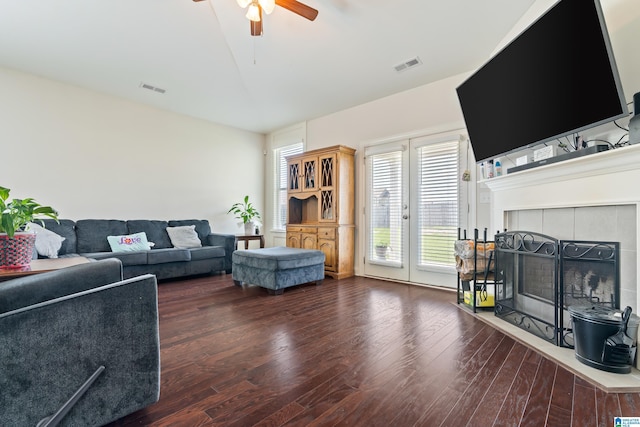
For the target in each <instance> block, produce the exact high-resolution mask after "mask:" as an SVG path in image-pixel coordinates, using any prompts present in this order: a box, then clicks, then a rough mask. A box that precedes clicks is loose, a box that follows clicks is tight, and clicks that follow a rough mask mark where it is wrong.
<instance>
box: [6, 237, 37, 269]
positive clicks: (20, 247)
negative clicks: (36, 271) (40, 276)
mask: <svg viewBox="0 0 640 427" xmlns="http://www.w3.org/2000/svg"><path fill="white" fill-rule="evenodd" d="M35 244H36V235H35V233H22V232H19V233H15V234H14V235H13V237H11V238H9V236H7V235H6V234H5V233H0V268H21V267H25V266H27V265H29V264H30V263H31V259H32V258H33V247H34V246H35Z"/></svg>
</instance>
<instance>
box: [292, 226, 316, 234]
mask: <svg viewBox="0 0 640 427" xmlns="http://www.w3.org/2000/svg"><path fill="white" fill-rule="evenodd" d="M315 232H316V227H309V226H303V225H287V233H315Z"/></svg>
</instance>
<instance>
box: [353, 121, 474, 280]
mask: <svg viewBox="0 0 640 427" xmlns="http://www.w3.org/2000/svg"><path fill="white" fill-rule="evenodd" d="M463 160H466V159H462V158H461V156H460V136H459V134H452V135H445V136H440V137H422V138H415V139H411V140H403V141H397V142H393V143H387V144H382V145H376V146H372V147H368V148H366V149H365V164H366V180H367V183H366V194H367V197H366V208H365V219H366V221H365V223H366V239H365V240H366V243H365V244H366V248H365V268H364V272H365V274H366V275H370V276H376V277H382V278H388V279H392V280H399V281H407V282H415V283H424V284H433V285H439V286H448V287H455V286H456V281H455V279H456V273H455V264H454V258H453V243H454V241H455V239H456V238H457V229H458V227H459V224H464V223H465V221H466V217H465V215H461V210H460V206H461V205H462V204H463V202H464V201H465V200H464V199H465V198H461V185H460V177H461V175H462V174H461V164H462V161H463ZM465 211H466V209H465Z"/></svg>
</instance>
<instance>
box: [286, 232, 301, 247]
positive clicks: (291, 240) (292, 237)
mask: <svg viewBox="0 0 640 427" xmlns="http://www.w3.org/2000/svg"><path fill="white" fill-rule="evenodd" d="M287 247H289V248H298V249H299V248H301V247H302V233H287Z"/></svg>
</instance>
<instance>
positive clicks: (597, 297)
mask: <svg viewBox="0 0 640 427" xmlns="http://www.w3.org/2000/svg"><path fill="white" fill-rule="evenodd" d="M619 249H620V248H619V243H618V242H595V241H573V240H557V239H555V238H553V237H550V236H546V235H543V234H539V233H534V232H528V231H512V232H505V233H499V234H497V235H496V308H495V312H496V315H497V316H499V317H502V318H503V319H505V320H508V321H510V322H512V323H514V324H516V325H517V326H519V327H520V328H522V329H525V330H527V331H529V332H531V333H533V334H535V335H537V336H539V337H540V338H543V339H545V340H547V341H549V342H551V343H553V344H555V345H559V346H563V347H573V329H572V325H571V317H570V315H569V312H568V308H569V306H587V305H590V306H593V305H598V306H603V307H608V308H612V309H619V308H620V278H619V276H620V273H619V269H620V267H619Z"/></svg>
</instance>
